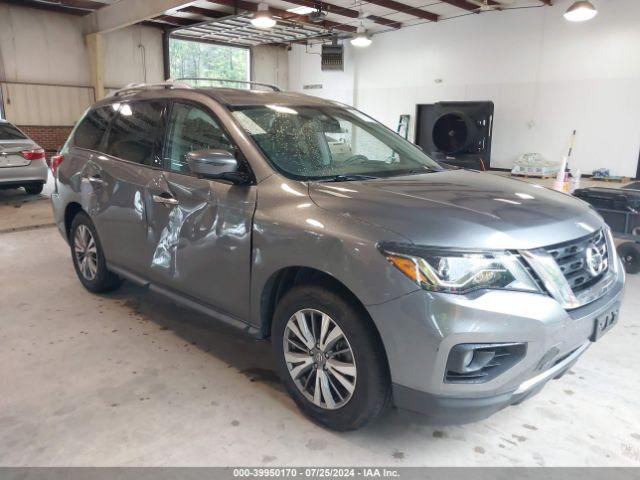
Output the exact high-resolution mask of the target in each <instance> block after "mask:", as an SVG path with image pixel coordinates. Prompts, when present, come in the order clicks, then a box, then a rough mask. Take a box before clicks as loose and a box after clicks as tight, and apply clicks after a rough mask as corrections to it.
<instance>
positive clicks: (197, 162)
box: [186, 150, 245, 183]
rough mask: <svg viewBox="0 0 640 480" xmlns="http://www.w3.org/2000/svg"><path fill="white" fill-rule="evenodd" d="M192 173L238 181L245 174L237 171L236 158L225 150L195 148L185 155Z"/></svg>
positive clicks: (242, 178)
mask: <svg viewBox="0 0 640 480" xmlns="http://www.w3.org/2000/svg"><path fill="white" fill-rule="evenodd" d="M186 161H187V163H188V164H189V169H190V170H191V172H192V173H195V174H196V175H198V176H201V177H204V178H221V179H224V180H230V181H233V182H238V183H240V182H241V181H242V180H244V178H245V176H244V174H242V173H241V172H239V171H238V170H239V167H238V160H237V159H236V157H235V156H234V155H233V154H232V153H231V152H228V151H226V150H195V151H193V152H189V153H187V155H186Z"/></svg>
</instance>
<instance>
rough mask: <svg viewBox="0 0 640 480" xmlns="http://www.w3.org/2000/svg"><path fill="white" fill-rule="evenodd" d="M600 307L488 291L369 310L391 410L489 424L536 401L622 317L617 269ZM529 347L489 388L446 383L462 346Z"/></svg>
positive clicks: (431, 296) (415, 297) (412, 297)
mask: <svg viewBox="0 0 640 480" xmlns="http://www.w3.org/2000/svg"><path fill="white" fill-rule="evenodd" d="M617 270H618V272H617V275H616V279H615V282H614V284H613V285H612V286H611V288H610V289H609V290H608V292H607V293H606V294H605V295H604V296H603V297H602V298H600V299H598V300H596V301H594V302H592V303H590V304H588V305H585V306H584V307H581V308H578V309H575V310H571V311H566V310H564V309H563V308H562V307H561V306H560V305H559V304H558V302H557V301H556V300H554V299H553V298H551V297H547V296H544V295H540V294H531V293H520V292H506V291H488V292H485V293H482V294H477V295H475V296H473V295H472V296H459V295H447V294H435V293H430V292H426V291H422V290H420V291H415V292H412V293H410V294H407V295H405V296H403V297H401V298H399V299H396V300H392V301H390V302H386V303H383V304H380V305H374V306H368V307H367V308H368V310H369V312H370V314H371V316H372V318H373V320H374V323H375V324H376V326H377V328H378V330H379V331H380V334H381V338H382V340H383V343H384V346H385V349H386V352H387V357H388V360H389V367H390V370H391V378H392V381H393V394H394V404H395V405H396V406H397V407H399V408H403V409H408V410H411V411H414V412H418V413H421V414H424V415H426V416H427V417H428V420H429V422H430V423H434V424H455V423H467V422H471V421H476V420H479V419H482V418H485V417H487V416H489V415H491V414H492V413H494V412H496V411H497V410H500V409H501V408H504V407H506V406H508V405H512V404H516V403H519V402H521V401H523V400H524V399H526V398H528V397H530V396H532V395H534V394H535V393H537V392H538V391H539V390H540V389H541V388H542V387H543V386H544V384H545V383H546V382H547V381H549V380H550V379H552V378H558V377H560V376H562V374H563V373H564V372H566V371H567V370H568V369H569V368H570V367H571V366H572V365H573V364H574V363H575V362H576V361H577V359H578V358H579V357H580V355H582V354H583V353H584V351H586V349H587V348H588V347H589V345H590V343H591V340H590V338H591V337H592V335H593V332H594V326H595V322H596V319H597V318H599V317H600V316H602V315H604V314H606V313H608V312H612V311H617V310H618V309H619V307H620V302H621V296H622V290H623V285H624V272H623V270H622V267H621V266H620V267H619V268H618V269H617ZM508 342H526V344H527V349H526V355H525V356H524V357H523V358H522V359H520V360H519V361H518V362H517V363H516V364H515V365H513V366H512V367H511V368H509V369H508V370H506V371H504V372H503V373H501V374H499V375H498V376H496V377H495V378H492V379H491V380H489V381H486V382H484V383H447V382H445V378H444V377H445V372H446V363H447V359H448V356H449V352H450V350H451V348H452V347H454V346H455V345H458V344H463V343H508Z"/></svg>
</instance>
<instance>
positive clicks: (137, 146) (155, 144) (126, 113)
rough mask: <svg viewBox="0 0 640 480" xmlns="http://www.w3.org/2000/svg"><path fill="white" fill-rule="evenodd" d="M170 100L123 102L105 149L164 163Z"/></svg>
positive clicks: (150, 162)
mask: <svg viewBox="0 0 640 480" xmlns="http://www.w3.org/2000/svg"><path fill="white" fill-rule="evenodd" d="M165 112H166V102H163V101H142V102H130V103H122V104H121V105H120V109H119V110H118V112H117V113H116V117H115V118H114V120H113V123H112V124H111V130H110V131H109V135H108V138H107V145H106V149H105V153H106V154H108V155H112V156H114V157H118V158H121V159H123V160H128V161H130V162H135V163H141V164H144V165H153V166H161V165H162V161H161V151H162V136H163V134H164V128H165Z"/></svg>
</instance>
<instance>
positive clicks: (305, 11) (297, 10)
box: [287, 7, 316, 15]
mask: <svg viewBox="0 0 640 480" xmlns="http://www.w3.org/2000/svg"><path fill="white" fill-rule="evenodd" d="M315 11H316V9H315V8H313V7H293V8H287V12H291V13H295V14H297V15H307V14H309V13H311V12H315Z"/></svg>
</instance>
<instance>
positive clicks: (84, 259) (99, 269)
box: [69, 212, 122, 293]
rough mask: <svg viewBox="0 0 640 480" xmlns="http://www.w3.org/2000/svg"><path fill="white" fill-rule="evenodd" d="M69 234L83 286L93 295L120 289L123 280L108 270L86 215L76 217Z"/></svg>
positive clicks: (76, 268)
mask: <svg viewBox="0 0 640 480" xmlns="http://www.w3.org/2000/svg"><path fill="white" fill-rule="evenodd" d="M69 234H70V235H69V238H70V244H71V257H72V258H73V267H74V268H75V270H76V274H77V275H78V278H79V279H80V282H81V283H82V285H84V287H85V288H86V289H87V290H89V291H90V292H93V293H102V292H108V291H110V290H115V289H116V288H118V287H119V286H120V285H121V284H122V279H121V278H120V277H118V276H117V275H116V274H115V273H113V272H111V271H110V270H109V269H107V263H106V261H105V258H104V252H103V250H102V245H101V244H100V239H99V238H98V234H97V232H96V229H95V227H94V226H93V222H92V221H91V219H90V218H89V216H88V215H87V214H86V213H84V212H81V213H78V214H77V215H76V216H75V217H74V219H73V222H72V223H71V230H70V232H69Z"/></svg>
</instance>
